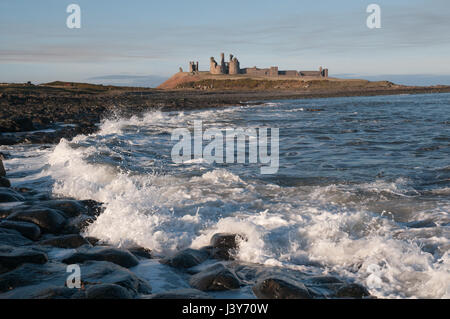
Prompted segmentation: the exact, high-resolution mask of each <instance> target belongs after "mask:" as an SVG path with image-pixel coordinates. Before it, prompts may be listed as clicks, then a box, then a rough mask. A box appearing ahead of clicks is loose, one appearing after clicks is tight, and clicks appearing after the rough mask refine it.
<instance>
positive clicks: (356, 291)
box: [336, 284, 370, 299]
mask: <svg viewBox="0 0 450 319" xmlns="http://www.w3.org/2000/svg"><path fill="white" fill-rule="evenodd" d="M369 296H370V293H369V291H368V290H367V289H366V288H365V287H363V286H361V285H359V284H348V285H344V286H343V287H341V288H339V290H338V291H337V293H336V297H338V298H350V299H361V298H364V297H369Z"/></svg>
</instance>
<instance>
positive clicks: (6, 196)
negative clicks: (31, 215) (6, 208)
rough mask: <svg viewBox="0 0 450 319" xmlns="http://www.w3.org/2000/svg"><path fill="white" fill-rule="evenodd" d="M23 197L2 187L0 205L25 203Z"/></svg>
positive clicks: (0, 188)
mask: <svg viewBox="0 0 450 319" xmlns="http://www.w3.org/2000/svg"><path fill="white" fill-rule="evenodd" d="M24 200H25V199H24V198H23V196H22V195H20V194H19V193H17V192H16V191H14V190H12V189H9V188H7V187H0V203H9V202H21V201H24Z"/></svg>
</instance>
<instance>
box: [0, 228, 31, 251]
mask: <svg viewBox="0 0 450 319" xmlns="http://www.w3.org/2000/svg"><path fill="white" fill-rule="evenodd" d="M31 243H33V242H32V241H31V240H29V239H28V238H25V237H24V236H22V235H21V234H20V233H19V232H18V231H17V230H14V229H7V228H1V227H0V244H1V245H10V246H16V247H18V246H25V245H29V244H31Z"/></svg>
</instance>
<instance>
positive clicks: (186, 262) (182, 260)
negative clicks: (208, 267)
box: [161, 248, 209, 268]
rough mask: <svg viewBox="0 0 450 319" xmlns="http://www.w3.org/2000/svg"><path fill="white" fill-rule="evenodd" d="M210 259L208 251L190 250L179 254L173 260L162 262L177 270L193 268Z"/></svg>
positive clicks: (168, 259)
mask: <svg viewBox="0 0 450 319" xmlns="http://www.w3.org/2000/svg"><path fill="white" fill-rule="evenodd" d="M208 258H209V253H208V251H206V250H196V249H190V248H189V249H185V250H182V251H180V252H178V253H177V254H175V256H173V257H172V258H167V259H163V260H162V261H161V262H162V263H163V264H166V265H169V266H172V267H175V268H191V267H194V266H197V265H199V264H201V263H203V262H204V261H205V260H207V259H208Z"/></svg>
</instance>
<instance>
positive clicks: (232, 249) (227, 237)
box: [210, 233, 245, 260]
mask: <svg viewBox="0 0 450 319" xmlns="http://www.w3.org/2000/svg"><path fill="white" fill-rule="evenodd" d="M242 240H245V237H244V236H242V235H237V234H226V233H218V234H214V236H212V238H211V243H210V244H211V246H212V251H211V253H212V257H213V258H216V259H220V260H234V257H233V256H234V255H235V254H236V252H237V249H238V248H239V243H240V242H241V241H242Z"/></svg>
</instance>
